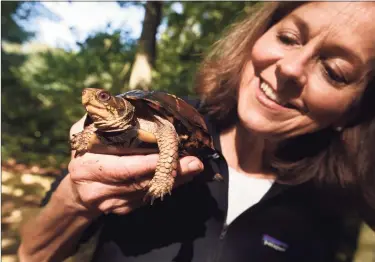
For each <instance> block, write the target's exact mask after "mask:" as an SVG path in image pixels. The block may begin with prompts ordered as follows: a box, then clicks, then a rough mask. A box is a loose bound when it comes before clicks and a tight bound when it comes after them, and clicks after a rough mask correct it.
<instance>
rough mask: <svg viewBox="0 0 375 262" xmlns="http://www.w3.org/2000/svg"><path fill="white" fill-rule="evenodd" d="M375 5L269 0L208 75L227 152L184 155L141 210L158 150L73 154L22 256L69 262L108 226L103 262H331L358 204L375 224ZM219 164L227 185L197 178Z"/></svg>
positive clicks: (212, 122) (210, 110) (210, 118)
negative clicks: (202, 158) (171, 182)
mask: <svg viewBox="0 0 375 262" xmlns="http://www.w3.org/2000/svg"><path fill="white" fill-rule="evenodd" d="M374 14H375V5H374V4H373V3H364V2H363V3H360V2H353V3H339V2H313V3H267V4H265V5H264V8H263V9H261V10H260V11H259V12H258V13H257V15H256V16H254V17H253V18H247V19H246V20H244V21H243V22H241V23H239V24H238V25H236V26H235V27H233V28H232V29H231V30H230V31H229V33H228V34H227V35H226V37H224V38H223V39H222V40H221V41H219V42H218V43H217V44H216V45H215V47H214V49H213V51H212V53H211V55H210V56H208V57H207V58H206V60H205V61H204V63H203V65H202V68H201V70H200V73H199V75H198V82H197V83H198V84H197V86H198V91H199V93H200V94H201V101H200V106H201V110H202V112H204V113H205V115H206V119H207V123H208V126H209V129H210V132H211V134H212V136H213V138H214V140H215V146H216V148H217V149H218V150H219V151H220V152H221V153H222V154H223V156H224V157H225V160H220V161H217V162H215V161H211V162H207V163H201V162H199V161H198V160H197V159H196V158H194V157H186V158H183V159H181V161H180V174H179V177H178V179H179V182H178V184H179V185H180V186H178V187H177V188H176V189H175V190H174V191H173V193H172V196H171V197H167V198H166V199H164V201H162V202H157V203H155V204H154V205H153V206H148V205H146V206H142V204H141V203H142V198H143V195H144V191H143V190H142V188H144V187H145V186H146V185H147V182H148V179H149V177H148V174H150V173H152V171H153V170H154V169H155V166H156V161H157V155H146V156H121V157H118V156H112V155H97V154H93V153H90V154H89V153H88V154H85V155H84V156H82V157H78V158H73V159H72V160H71V162H70V165H69V174H68V175H67V176H66V177H64V178H63V179H62V180H61V182H58V183H59V185H58V186H56V188H55V191H54V192H53V193H52V195H51V197H50V199H49V201H48V203H47V204H46V206H45V208H44V209H43V210H42V211H41V213H40V215H39V216H38V217H36V218H35V219H33V220H31V221H30V222H28V223H27V224H26V225H25V226H24V227H23V229H22V233H21V234H22V239H23V241H22V244H21V247H20V250H19V254H20V257H21V260H23V261H44V260H51V261H59V260H61V259H62V258H64V257H67V256H68V255H70V254H72V253H74V251H75V250H76V248H77V247H78V246H79V244H81V243H85V241H86V240H87V239H88V238H90V237H91V236H92V235H93V234H95V233H96V232H100V235H99V240H98V243H97V247H96V251H95V254H94V257H93V261H298V262H300V261H314V262H315V261H333V256H334V251H335V246H336V244H337V238H338V237H339V225H338V224H339V221H340V219H341V218H342V215H343V213H344V211H345V210H346V208H348V210H349V211H350V210H352V208H353V209H355V210H357V211H359V212H360V213H361V214H363V217H364V218H365V219H366V221H368V223H369V224H370V225H371V226H374V225H375V223H374V217H375V211H374V208H375V205H374V202H373V199H374V196H373V192H372V191H371V190H372V189H373V188H374V187H373V186H374V185H373V184H371V183H372V182H373V181H374V178H373V177H374V174H373V173H371V168H372V166H371V164H370V163H372V161H371V160H373V158H374V154H372V152H371V150H372V151H373V150H374V149H373V148H372V145H370V144H369V142H370V141H374V132H373V131H374V125H375V124H374V122H375V117H374V111H375V110H373V105H371V102H372V101H373V100H374V99H375V94H374V93H375V86H374V83H373V81H374V80H373V72H374V67H375V63H374V61H375V49H374V46H375V45H374V44H375V25H374V23H373V21H372V17H374ZM81 125H82V121H81V122H79V123H78V124H76V125H75V126H73V128H72V133H76V132H78V131H79V129H80V127H81ZM209 169H214V171H217V172H220V173H221V174H222V175H223V176H224V178H225V182H224V183H218V182H208V183H207V182H203V181H201V180H200V179H199V177H200V176H199V175H198V176H196V175H197V174H198V173H201V172H205V171H207V170H209ZM58 183H56V184H58ZM344 207H345V209H344ZM103 213H105V214H107V215H103ZM97 225H100V227H101V229H102V230H101V231H98V226H97Z"/></svg>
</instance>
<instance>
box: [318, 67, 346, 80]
mask: <svg viewBox="0 0 375 262" xmlns="http://www.w3.org/2000/svg"><path fill="white" fill-rule="evenodd" d="M323 68H324V69H323V70H324V73H325V75H326V76H327V77H328V78H329V80H330V81H334V82H335V83H337V84H347V80H346V78H345V77H344V76H343V75H342V74H341V73H339V72H337V71H336V70H334V69H333V68H332V67H331V66H330V65H327V64H325V65H323Z"/></svg>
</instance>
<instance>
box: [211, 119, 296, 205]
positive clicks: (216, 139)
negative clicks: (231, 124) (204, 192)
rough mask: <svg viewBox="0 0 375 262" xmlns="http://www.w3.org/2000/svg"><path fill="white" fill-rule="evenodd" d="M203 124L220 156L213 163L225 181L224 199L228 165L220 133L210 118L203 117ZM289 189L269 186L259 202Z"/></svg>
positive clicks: (276, 185)
mask: <svg viewBox="0 0 375 262" xmlns="http://www.w3.org/2000/svg"><path fill="white" fill-rule="evenodd" d="M205 122H206V124H207V128H208V131H209V133H210V134H211V136H212V138H213V144H214V147H215V149H216V150H217V151H218V152H219V154H220V155H221V158H220V159H219V160H218V161H219V162H217V161H215V162H216V164H217V165H218V167H216V168H218V169H219V171H220V174H221V175H222V176H223V178H224V181H225V184H226V191H225V192H226V193H225V197H226V198H227V195H228V176H229V175H228V165H227V163H226V161H225V158H224V156H223V154H222V148H221V144H220V131H219V130H218V129H217V128H216V127H215V126H214V125H213V124H212V121H210V118H209V117H208V116H205ZM291 187H292V185H287V184H281V183H278V182H275V183H273V185H272V186H271V188H270V190H268V192H267V193H266V194H265V195H264V196H263V198H262V199H261V200H260V201H259V202H263V201H267V200H269V199H272V198H273V197H275V196H278V195H280V194H282V193H283V192H285V190H287V189H289V188H291Z"/></svg>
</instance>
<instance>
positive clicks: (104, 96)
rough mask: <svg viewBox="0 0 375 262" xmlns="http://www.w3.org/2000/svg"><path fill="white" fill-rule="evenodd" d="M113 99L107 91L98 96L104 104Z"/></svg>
mask: <svg viewBox="0 0 375 262" xmlns="http://www.w3.org/2000/svg"><path fill="white" fill-rule="evenodd" d="M110 98H111V95H110V94H109V93H108V92H106V91H101V92H100V93H99V94H98V99H99V100H100V101H102V102H106V101H108V100H109V99H110Z"/></svg>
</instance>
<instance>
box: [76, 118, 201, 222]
mask: <svg viewBox="0 0 375 262" xmlns="http://www.w3.org/2000/svg"><path fill="white" fill-rule="evenodd" d="M83 121H84V119H81V120H80V121H78V122H77V123H76V124H74V125H73V126H72V128H71V132H70V136H72V135H73V134H75V133H77V132H79V131H81V130H82V128H83ZM114 150H117V151H116V154H119V153H121V152H120V151H121V150H122V151H123V153H124V154H126V153H127V152H126V149H118V148H116V149H114V148H113V147H112V148H108V152H110V153H113V152H114ZM97 151H100V152H101V154H96V153H92V152H91V153H85V154H84V155H82V156H78V157H76V158H75V157H74V152H72V160H71V162H70V163H69V176H70V180H71V183H70V184H71V186H72V189H73V192H75V196H74V198H73V200H74V202H75V203H76V204H77V205H79V206H80V207H83V208H85V209H87V210H88V211H90V212H92V213H93V214H97V215H98V214H100V213H102V212H104V213H116V214H126V213H129V212H130V211H132V210H134V209H135V208H137V207H139V206H141V205H142V204H150V203H144V201H143V198H144V196H145V194H146V192H147V185H148V182H149V181H150V180H151V178H152V176H153V174H154V171H155V168H156V162H157V160H158V155H157V154H148V155H127V156H119V155H109V154H103V153H106V147H102V148H98V149H97ZM202 170H203V164H202V162H201V161H200V160H199V159H198V158H196V157H193V156H188V157H184V158H182V159H180V161H179V169H178V171H179V172H178V175H177V177H176V183H175V186H178V185H180V184H182V183H185V182H187V181H190V180H191V179H192V178H193V176H194V175H196V174H198V173H199V172H201V171H202Z"/></svg>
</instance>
